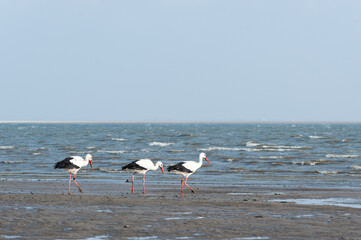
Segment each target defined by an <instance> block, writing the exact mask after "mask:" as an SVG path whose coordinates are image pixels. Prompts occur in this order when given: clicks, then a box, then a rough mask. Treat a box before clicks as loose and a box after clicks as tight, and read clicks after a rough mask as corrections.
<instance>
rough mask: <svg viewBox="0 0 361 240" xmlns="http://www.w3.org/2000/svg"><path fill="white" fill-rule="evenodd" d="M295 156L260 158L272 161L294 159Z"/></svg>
mask: <svg viewBox="0 0 361 240" xmlns="http://www.w3.org/2000/svg"><path fill="white" fill-rule="evenodd" d="M293 158H295V157H294V156H266V157H259V159H264V160H272V159H293Z"/></svg>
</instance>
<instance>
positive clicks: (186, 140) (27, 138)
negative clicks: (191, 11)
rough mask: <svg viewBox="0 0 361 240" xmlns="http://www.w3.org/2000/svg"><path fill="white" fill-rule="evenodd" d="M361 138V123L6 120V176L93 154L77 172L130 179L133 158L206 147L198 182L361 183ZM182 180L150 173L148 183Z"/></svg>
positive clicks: (49, 174)
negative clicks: (128, 167) (127, 167)
mask: <svg viewBox="0 0 361 240" xmlns="http://www.w3.org/2000/svg"><path fill="white" fill-rule="evenodd" d="M360 136H361V124H321V123H319V124H297V123H283V124H275V123H273V124H270V123H268V124H267V123H254V124H241V123H240V124H221V123H218V124H208V123H202V124H201V123H117V124H116V123H114V124H113V123H57V124H55V123H36V124H35V123H2V124H0V179H27V180H39V179H40V180H55V179H60V178H61V179H64V177H65V176H67V175H66V172H65V171H63V170H61V169H54V164H55V163H56V162H57V161H60V160H63V159H64V158H65V157H67V156H74V155H80V156H83V157H84V156H85V155H86V154H87V153H90V154H92V155H93V166H94V168H95V171H90V167H89V166H87V167H84V168H83V169H81V170H80V171H79V173H78V177H80V176H81V179H92V181H94V180H101V181H104V180H105V181H122V182H124V181H125V180H126V179H129V173H123V172H122V171H121V168H122V166H123V165H125V164H127V163H129V162H131V161H134V160H137V159H142V158H150V159H152V160H153V161H154V162H156V161H162V162H163V164H164V165H165V167H166V166H168V165H171V164H175V163H177V162H180V161H187V160H192V161H198V155H199V153H201V152H205V153H206V154H207V157H208V159H209V160H210V162H211V165H209V164H208V163H207V162H206V161H204V162H203V166H202V168H200V169H199V170H198V171H197V172H196V174H194V175H192V176H191V177H190V178H189V179H192V182H193V183H197V184H211V185H219V186H225V185H227V186H233V185H234V186H237V185H257V186H289V187H330V188H339V187H341V188H360V187H361V137H360ZM178 178H179V179H178ZM178 178H176V176H174V175H172V174H166V175H162V174H161V172H160V171H158V172H151V173H149V174H147V182H152V181H156V182H161V183H164V184H167V183H175V179H177V180H180V177H179V176H178ZM79 179H80V178H79ZM176 183H177V184H178V181H177V182H176Z"/></svg>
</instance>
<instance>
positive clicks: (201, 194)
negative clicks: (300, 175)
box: [0, 180, 361, 239]
mask: <svg viewBox="0 0 361 240" xmlns="http://www.w3.org/2000/svg"><path fill="white" fill-rule="evenodd" d="M79 184H81V186H82V187H83V190H84V193H79V192H77V191H75V190H76V189H75V187H74V186H73V188H72V193H73V195H71V196H68V195H67V194H66V193H67V186H66V181H64V182H55V181H45V182H42V181H34V182H31V181H8V180H3V181H1V182H0V187H1V188H0V212H1V214H0V229H1V233H0V237H1V238H3V239H359V238H361V231H360V225H361V209H360V208H357V207H356V208H355V207H353V208H351V207H347V206H345V207H344V206H330V205H302V204H296V203H293V202H289V200H290V199H319V200H320V199H345V198H347V199H349V198H350V199H361V194H360V193H359V192H356V191H355V190H341V189H302V188H297V189H289V188H278V189H277V188H272V189H271V188H263V187H255V186H241V187H240V186H234V187H232V186H229V187H222V186H219V187H215V186H204V185H201V186H197V185H196V184H193V185H192V186H193V187H195V190H196V191H197V194H192V193H190V191H186V192H185V196H184V197H183V198H181V197H180V194H179V186H178V185H171V186H161V185H158V184H155V183H153V184H148V185H147V193H146V194H145V195H143V194H140V192H141V186H139V185H138V186H137V185H136V191H138V193H136V194H130V193H129V190H130V188H129V187H130V185H129V184H128V183H121V184H105V185H104V184H100V183H91V182H81V181H79Z"/></svg>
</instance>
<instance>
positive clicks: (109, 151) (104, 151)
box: [97, 150, 128, 154]
mask: <svg viewBox="0 0 361 240" xmlns="http://www.w3.org/2000/svg"><path fill="white" fill-rule="evenodd" d="M97 152H100V153H109V154H121V153H126V152H128V151H122V150H118V151H111V150H98V151H97Z"/></svg>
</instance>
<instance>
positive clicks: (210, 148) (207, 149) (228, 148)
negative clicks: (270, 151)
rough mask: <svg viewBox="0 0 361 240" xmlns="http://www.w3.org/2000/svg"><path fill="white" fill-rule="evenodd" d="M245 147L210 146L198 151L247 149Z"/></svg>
mask: <svg viewBox="0 0 361 240" xmlns="http://www.w3.org/2000/svg"><path fill="white" fill-rule="evenodd" d="M245 150H247V149H245V148H237V147H234V148H230V147H209V148H200V149H198V151H202V152H208V151H245Z"/></svg>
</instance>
